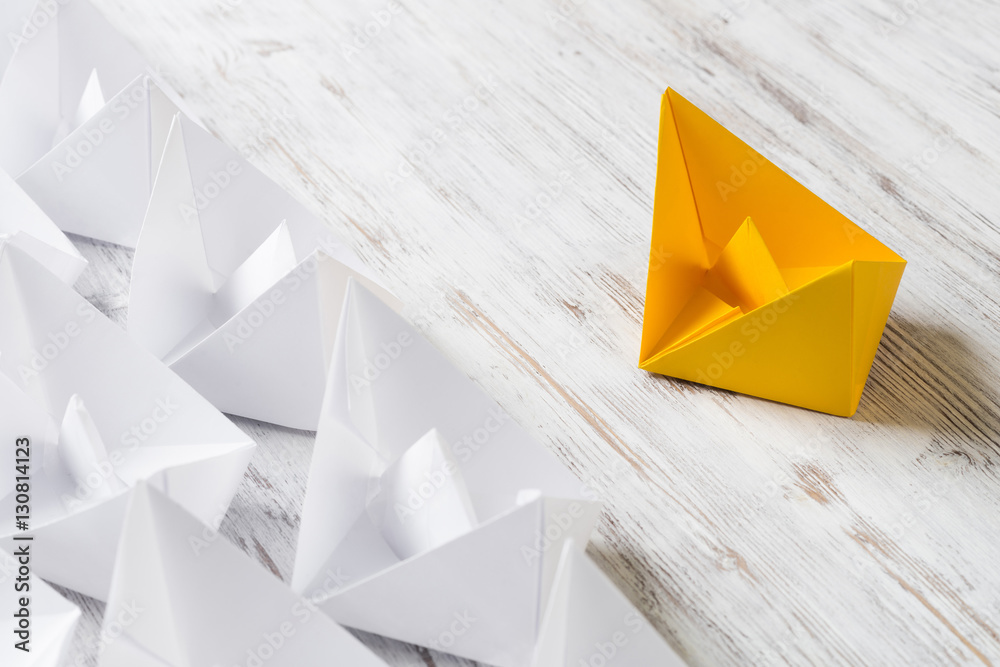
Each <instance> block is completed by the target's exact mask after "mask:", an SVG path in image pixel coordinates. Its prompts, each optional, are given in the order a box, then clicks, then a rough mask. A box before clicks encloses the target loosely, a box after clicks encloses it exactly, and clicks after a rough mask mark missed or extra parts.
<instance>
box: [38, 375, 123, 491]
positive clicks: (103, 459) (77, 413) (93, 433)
mask: <svg viewBox="0 0 1000 667" xmlns="http://www.w3.org/2000/svg"><path fill="white" fill-rule="evenodd" d="M58 451H59V461H60V462H61V464H62V465H63V466H64V467H65V469H66V471H67V472H68V473H69V475H70V477H71V478H72V480H73V482H74V483H75V484H76V488H87V487H90V489H91V490H92V494H91V498H93V499H94V500H102V499H105V498H110V497H111V496H114V495H115V494H116V493H120V492H122V491H124V490H125V485H124V484H123V483H122V481H121V479H119V477H118V474H117V473H116V472H115V470H114V467H113V466H112V465H111V464H110V462H109V461H108V452H107V449H105V447H104V442H103V440H101V434H100V432H98V430H97V426H96V425H95V424H94V420H93V419H92V418H91V417H90V413H89V412H87V408H86V407H85V406H84V405H83V399H81V398H80V396H79V395H78V394H73V395H72V396H70V399H69V404H68V405H67V406H66V416H65V417H64V418H63V422H62V427H61V428H60V429H59V448H58ZM43 465H45V467H46V468H50V467H54V466H53V465H52V464H49V463H48V462H46V463H45V464H43Z"/></svg>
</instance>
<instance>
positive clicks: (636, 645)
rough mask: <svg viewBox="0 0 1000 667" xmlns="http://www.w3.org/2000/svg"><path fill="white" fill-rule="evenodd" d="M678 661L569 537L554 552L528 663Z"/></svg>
mask: <svg viewBox="0 0 1000 667" xmlns="http://www.w3.org/2000/svg"><path fill="white" fill-rule="evenodd" d="M593 664H602V665H603V664H606V665H621V667H648V666H651V665H655V666H656V667H683V665H684V661H683V660H682V659H681V658H680V657H679V656H678V655H677V654H676V653H675V652H674V650H673V649H672V648H670V645H669V644H667V642H666V641H664V639H663V638H662V637H661V636H660V634H659V633H658V632H657V631H656V630H655V629H654V628H653V627H651V626H650V625H649V622H648V621H647V620H646V619H645V618H643V616H642V614H640V613H639V611H638V610H637V609H636V608H635V606H634V605H633V604H632V603H631V602H629V600H628V598H626V597H625V596H624V595H623V594H622V592H621V591H619V590H618V589H617V588H616V587H615V585H614V584H613V583H612V582H611V580H609V579H608V578H607V576H605V574H604V573H603V572H601V570H600V568H598V567H597V565H595V564H594V562H593V561H591V560H590V558H589V557H588V556H587V555H586V554H585V553H584V552H583V550H582V549H579V548H578V547H577V545H575V544H573V543H572V541H567V542H566V543H565V544H564V545H563V547H562V551H561V554H560V558H559V566H558V570H557V572H556V578H555V583H554V591H553V594H552V596H551V597H550V598H549V604H548V606H547V608H546V609H545V610H544V614H543V618H542V627H541V631H540V636H539V640H538V645H537V646H536V648H535V654H534V657H533V659H532V661H531V667H578V665H593Z"/></svg>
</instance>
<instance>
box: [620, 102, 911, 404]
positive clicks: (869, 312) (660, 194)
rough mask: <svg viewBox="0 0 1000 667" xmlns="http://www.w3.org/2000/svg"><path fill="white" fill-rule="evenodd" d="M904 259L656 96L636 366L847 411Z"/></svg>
mask: <svg viewBox="0 0 1000 667" xmlns="http://www.w3.org/2000/svg"><path fill="white" fill-rule="evenodd" d="M905 265H906V262H905V261H904V260H903V259H902V258H900V257H899V256H898V255H896V254H895V253H894V252H892V251H891V250H890V249H888V248H887V247H885V246H884V245H882V244H881V243H879V242H878V241H877V240H876V239H875V238H873V237H872V236H870V235H869V234H868V233H867V232H865V231H864V230H862V229H861V228H860V227H858V226H857V225H855V224H854V223H853V222H851V221H850V220H848V219H847V218H846V217H844V216H843V215H841V214H840V213H838V212H837V211H836V210H835V209H833V207H831V206H830V205H829V204H827V203H826V202H824V201H823V200H821V199H820V198H819V197H817V196H816V195H815V194H813V193H812V192H810V191H809V190H808V189H807V188H805V187H804V186H803V185H802V184H800V183H799V182H797V181H796V180H794V179H793V178H791V177H790V176H788V174H786V173H785V172H783V171H782V170H781V169H779V168H778V167H776V166H775V165H774V164H772V163H771V162H770V161H769V160H767V159H766V158H765V157H764V156H762V155H761V154H760V153H758V152H757V151H755V150H753V149H752V148H750V147H749V146H748V145H747V144H745V143H744V142H742V141H741V140H740V139H738V138H737V137H736V136H735V135H733V134H732V133H730V132H729V131H728V130H726V129H725V128H724V127H722V125H720V124H719V123H717V122H716V121H714V120H712V119H711V118H710V117H709V116H708V115H706V114H705V113H704V112H702V111H701V110H700V109H698V108H697V107H695V106H694V105H693V104H691V103H690V102H688V101H687V100H685V99H684V98H683V97H681V96H680V95H678V94H677V93H676V92H674V91H673V90H669V89H668V90H667V92H666V93H665V94H664V96H663V104H662V108H661V116H660V140H659V154H658V162H657V176H656V194H655V199H654V205H653V234H652V243H651V246H650V263H649V275H648V280H647V286H646V305H645V311H644V313H643V328H642V344H641V350H640V359H639V367H640V368H642V369H645V370H647V371H650V372H654V373H662V374H664V375H670V376H673V377H678V378H682V379H685V380H691V381H694V382H699V383H702V384H706V385H711V386H714V387H719V388H723V389H730V390H733V391H738V392H741V393H745V394H752V395H754V396H760V397H762V398H768V399H771V400H775V401H781V402H783V403H790V404H793V405H799V406H802V407H806V408H810V409H814V410H820V411H822V412H829V413H831V414H836V415H843V416H850V415H852V414H854V412H855V411H856V410H857V407H858V402H859V401H860V399H861V392H862V390H863V389H864V385H865V381H866V379H867V377H868V373H869V371H870V369H871V364H872V361H873V360H874V357H875V352H876V350H877V349H878V344H879V340H880V339H881V336H882V331H883V329H884V328H885V323H886V320H887V319H888V316H889V310H890V309H891V308H892V302H893V299H894V298H895V294H896V289H897V287H898V286H899V281H900V279H901V278H902V274H903V268H904V267H905Z"/></svg>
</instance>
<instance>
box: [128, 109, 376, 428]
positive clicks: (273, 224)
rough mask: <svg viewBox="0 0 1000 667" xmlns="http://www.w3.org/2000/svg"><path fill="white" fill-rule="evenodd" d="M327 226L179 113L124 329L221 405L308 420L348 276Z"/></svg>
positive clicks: (351, 259)
mask: <svg viewBox="0 0 1000 667" xmlns="http://www.w3.org/2000/svg"><path fill="white" fill-rule="evenodd" d="M352 277H353V278H355V279H357V280H360V281H362V282H364V283H365V284H366V285H368V286H369V287H371V288H372V289H374V290H377V291H378V292H379V293H380V294H381V295H382V296H384V297H385V298H386V299H390V300H391V299H392V297H391V296H390V295H389V294H388V293H387V292H385V291H384V290H382V289H381V288H380V287H378V285H377V284H376V283H375V282H374V281H372V280H371V278H370V277H368V272H367V270H366V269H364V267H363V265H362V264H361V263H360V261H358V259H357V258H356V257H355V256H354V255H353V253H351V252H350V251H349V250H348V249H347V248H345V247H344V246H343V245H342V244H340V243H339V242H338V241H336V240H335V239H334V238H333V236H332V234H331V233H330V231H329V229H328V228H327V227H326V225H324V224H323V223H322V222H321V221H320V220H319V219H317V218H316V217H315V216H313V215H312V214H311V213H309V212H308V211H307V210H306V209H305V208H304V207H303V206H302V205H301V204H299V203H298V202H296V201H295V200H294V199H292V198H291V197H290V196H289V195H288V194H286V193H285V192H283V191H282V190H281V189H280V188H278V186H276V185H275V184H274V183H273V182H271V181H270V180H268V179H267V177H266V176H264V175H263V174H262V173H260V172H259V171H258V170H257V169H255V168H254V167H253V166H252V165H250V164H249V163H248V162H247V161H246V160H244V159H243V158H242V157H240V156H239V155H237V154H236V153H234V152H233V151H232V150H231V149H229V148H228V147H226V146H225V145H224V144H222V143H221V142H219V141H218V140H217V139H215V138H214V137H212V136H211V135H209V134H208V133H207V132H205V131H204V130H203V129H201V128H200V127H198V126H197V125H196V124H195V123H193V122H192V121H190V120H189V119H188V118H186V117H185V116H184V115H183V114H177V115H176V116H175V117H174V119H173V122H172V124H171V126H170V130H169V133H168V134H167V136H166V139H165V140H164V148H163V159H162V161H161V163H160V167H159V171H158V172H157V175H156V180H155V183H154V186H153V191H152V194H151V196H150V202H149V208H148V210H147V213H146V218H145V221H144V223H143V227H142V232H141V234H140V238H139V242H138V245H137V247H136V253H135V259H134V261H133V267H132V284H131V289H130V293H129V313H128V330H129V333H130V334H132V336H133V337H134V338H135V339H136V340H138V341H139V342H140V343H141V344H142V345H143V346H144V347H146V349H148V350H150V351H151V352H153V354H155V355H156V356H158V357H159V358H160V359H162V360H163V361H164V362H165V363H167V364H169V365H170V366H171V368H173V369H174V370H175V371H176V372H177V373H178V374H180V375H181V376H182V377H183V378H184V379H185V380H187V381H188V382H190V383H191V385H192V386H194V387H195V388H196V389H197V390H198V391H199V392H200V393H202V395H204V396H205V397H206V398H208V399H209V400H210V401H212V403H213V404H215V405H216V406H217V407H218V408H219V409H220V410H222V411H224V412H228V413H230V414H236V415H241V416H245V417H251V418H254V419H260V420H262V421H269V422H273V423H277V424H281V425H284V426H290V427H293V428H300V429H308V430H314V429H315V428H316V424H317V422H318V420H319V407H320V403H321V401H322V395H323V387H324V386H325V381H326V375H325V369H326V366H327V360H328V358H329V348H330V344H329V342H328V341H330V340H332V339H333V335H334V332H335V330H336V329H335V327H336V323H337V318H338V316H339V312H340V304H341V302H342V300H343V293H344V290H345V289H346V285H347V280H348V278H352Z"/></svg>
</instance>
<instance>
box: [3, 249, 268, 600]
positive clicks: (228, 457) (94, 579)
mask: <svg viewBox="0 0 1000 667" xmlns="http://www.w3.org/2000/svg"><path fill="white" fill-rule="evenodd" d="M0 320H2V321H3V322H5V323H6V324H5V325H4V326H3V327H0V398H2V403H3V405H4V406H5V409H4V411H3V413H0V435H2V436H3V437H4V440H5V441H6V442H10V443H13V442H14V441H15V439H17V438H27V439H28V442H29V448H28V452H29V454H30V457H29V458H30V463H29V464H28V465H29V467H30V470H29V471H28V472H29V474H30V476H31V479H32V487H31V488H32V495H31V498H32V503H31V505H30V507H31V513H30V519H29V520H28V522H27V523H28V530H27V532H24V531H22V530H19V531H16V532H15V531H14V528H15V526H14V525H12V524H13V522H11V523H9V524H6V525H4V526H3V528H2V529H0V543H2V544H3V545H4V546H5V548H7V549H12V548H13V547H12V545H13V544H15V541H14V540H13V537H14V535H15V534H18V535H21V534H27V535H32V536H33V537H34V542H33V544H34V545H35V546H36V553H35V556H34V558H33V559H32V564H33V568H34V571H35V572H36V573H37V574H38V575H39V576H42V577H44V578H46V579H48V580H49V581H52V582H54V583H57V584H59V585H61V586H66V587H68V588H72V589H74V590H77V591H80V592H81V593H85V594H87V595H90V596H92V597H95V598H98V599H105V597H106V596H107V593H108V586H109V585H110V582H111V572H112V568H113V564H114V549H115V544H117V541H118V535H119V533H120V531H121V526H122V521H123V518H124V511H125V500H126V495H127V489H128V487H129V486H131V485H133V484H135V483H136V482H137V481H140V480H147V481H148V482H149V483H150V484H153V485H155V486H156V487H158V488H160V489H162V490H164V491H165V492H166V493H167V494H168V495H169V496H170V497H171V498H172V499H174V500H176V501H177V502H179V503H180V504H181V505H183V506H184V507H186V508H187V509H188V510H189V511H191V512H192V513H194V514H195V515H196V516H198V517H199V518H200V519H201V520H202V521H203V522H204V523H208V524H213V525H217V524H218V523H219V522H220V521H221V520H222V517H223V515H224V514H225V511H226V508H227V507H228V505H229V501H230V499H231V498H232V497H233V494H234V493H235V491H236V488H237V486H238V485H239V483H240V482H241V481H242V479H243V473H244V471H245V469H246V466H247V464H248V463H249V461H250V455H251V454H252V452H253V447H254V443H253V441H252V440H250V438H248V437H247V436H246V435H244V434H243V432H242V431H240V430H239V429H238V428H236V426H234V425H233V424H232V422H230V421H229V420H228V419H226V417H225V416H223V415H222V414H221V413H219V411H218V410H216V409H215V408H214V407H212V406H211V405H210V404H209V403H208V402H207V401H206V400H205V399H204V398H202V397H201V396H200V395H199V394H198V393H197V392H195V391H194V390H193V389H192V388H191V387H190V386H188V385H187V384H186V383H185V382H184V381H183V380H181V379H180V378H179V377H177V375H175V374H174V373H173V372H171V371H170V370H169V369H168V368H166V367H165V366H164V365H163V364H162V363H160V362H159V361H158V360H156V359H155V358H154V357H153V356H152V355H150V354H149V353H148V352H146V351H145V350H143V349H141V348H140V347H139V346H138V345H136V343H135V342H134V341H133V340H132V339H131V338H129V337H128V335H126V334H125V332H124V331H122V330H121V329H120V328H119V327H118V326H117V325H115V324H114V323H112V322H110V321H109V320H108V319H107V318H105V317H104V315H102V314H101V313H100V312H98V311H97V309H96V308H94V307H93V306H92V305H91V304H90V303H88V302H87V301H85V300H84V299H83V298H82V297H81V296H80V295H79V294H77V293H76V292H74V291H73V290H72V289H71V288H69V287H67V286H66V285H64V284H63V283H61V282H59V280H58V279H57V278H56V277H55V276H53V275H52V274H51V273H49V272H48V271H46V270H45V269H44V268H43V267H42V266H40V265H39V264H37V263H36V262H35V261H34V260H32V259H31V258H30V257H29V256H27V255H25V254H24V253H22V252H21V251H20V250H18V249H17V248H14V247H10V246H8V247H5V248H3V249H2V250H0ZM3 465H4V469H3V475H2V478H0V510H3V511H4V512H5V513H6V514H7V516H10V517H13V516H14V515H15V511H14V509H15V504H16V503H15V499H16V488H15V486H14V478H15V471H14V469H13V467H14V466H15V458H14V456H13V455H12V456H11V457H9V458H8V459H7V461H5V462H4V464H3ZM18 474H20V473H18ZM67 554H72V557H71V558H68V557H67Z"/></svg>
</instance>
